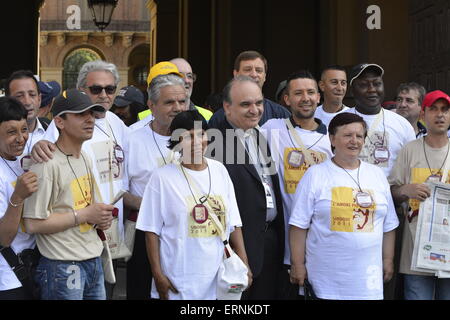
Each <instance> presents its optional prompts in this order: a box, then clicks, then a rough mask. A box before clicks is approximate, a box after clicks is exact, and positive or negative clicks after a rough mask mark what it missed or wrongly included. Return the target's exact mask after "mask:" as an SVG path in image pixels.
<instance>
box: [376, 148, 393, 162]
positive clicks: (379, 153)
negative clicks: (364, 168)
mask: <svg viewBox="0 0 450 320" xmlns="http://www.w3.org/2000/svg"><path fill="white" fill-rule="evenodd" d="M373 157H374V158H375V160H377V161H379V162H386V161H388V160H389V150H388V149H387V148H386V147H379V148H376V149H375V151H374V153H373Z"/></svg>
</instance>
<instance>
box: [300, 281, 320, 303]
mask: <svg viewBox="0 0 450 320" xmlns="http://www.w3.org/2000/svg"><path fill="white" fill-rule="evenodd" d="M303 290H304V293H305V300H319V298H317V296H316V294H315V292H314V290H313V287H312V285H311V283H310V282H309V281H308V279H305V282H304V284H303Z"/></svg>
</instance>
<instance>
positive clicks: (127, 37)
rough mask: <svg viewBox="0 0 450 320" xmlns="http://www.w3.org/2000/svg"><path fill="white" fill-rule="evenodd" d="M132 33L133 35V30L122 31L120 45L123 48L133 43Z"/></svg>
mask: <svg viewBox="0 0 450 320" xmlns="http://www.w3.org/2000/svg"><path fill="white" fill-rule="evenodd" d="M133 35H134V32H124V33H123V38H122V45H123V46H124V47H125V48H129V47H131V45H132V44H133Z"/></svg>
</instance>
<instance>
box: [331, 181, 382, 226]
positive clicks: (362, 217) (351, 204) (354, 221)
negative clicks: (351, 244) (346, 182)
mask: <svg viewBox="0 0 450 320" xmlns="http://www.w3.org/2000/svg"><path fill="white" fill-rule="evenodd" d="M363 191H364V192H367V193H369V194H370V195H371V196H372V199H374V197H373V192H372V191H371V190H363ZM358 193H359V190H355V189H352V188H348V187H335V188H333V189H332V190H331V197H332V198H331V217H330V229H331V231H340V232H358V233H359V232H373V231H374V228H373V226H374V219H375V209H376V204H375V203H373V204H372V205H371V206H370V207H368V208H363V207H361V206H359V205H358V204H357V203H356V195H357V194H358Z"/></svg>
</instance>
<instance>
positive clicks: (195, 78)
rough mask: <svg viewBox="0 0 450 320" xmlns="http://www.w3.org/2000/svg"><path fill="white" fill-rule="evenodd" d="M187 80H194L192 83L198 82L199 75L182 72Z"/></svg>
mask: <svg viewBox="0 0 450 320" xmlns="http://www.w3.org/2000/svg"><path fill="white" fill-rule="evenodd" d="M181 73H182V74H183V75H184V76H185V77H186V78H187V79H189V80H192V82H195V80H197V75H196V74H195V73H192V72H189V73H186V72H181Z"/></svg>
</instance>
